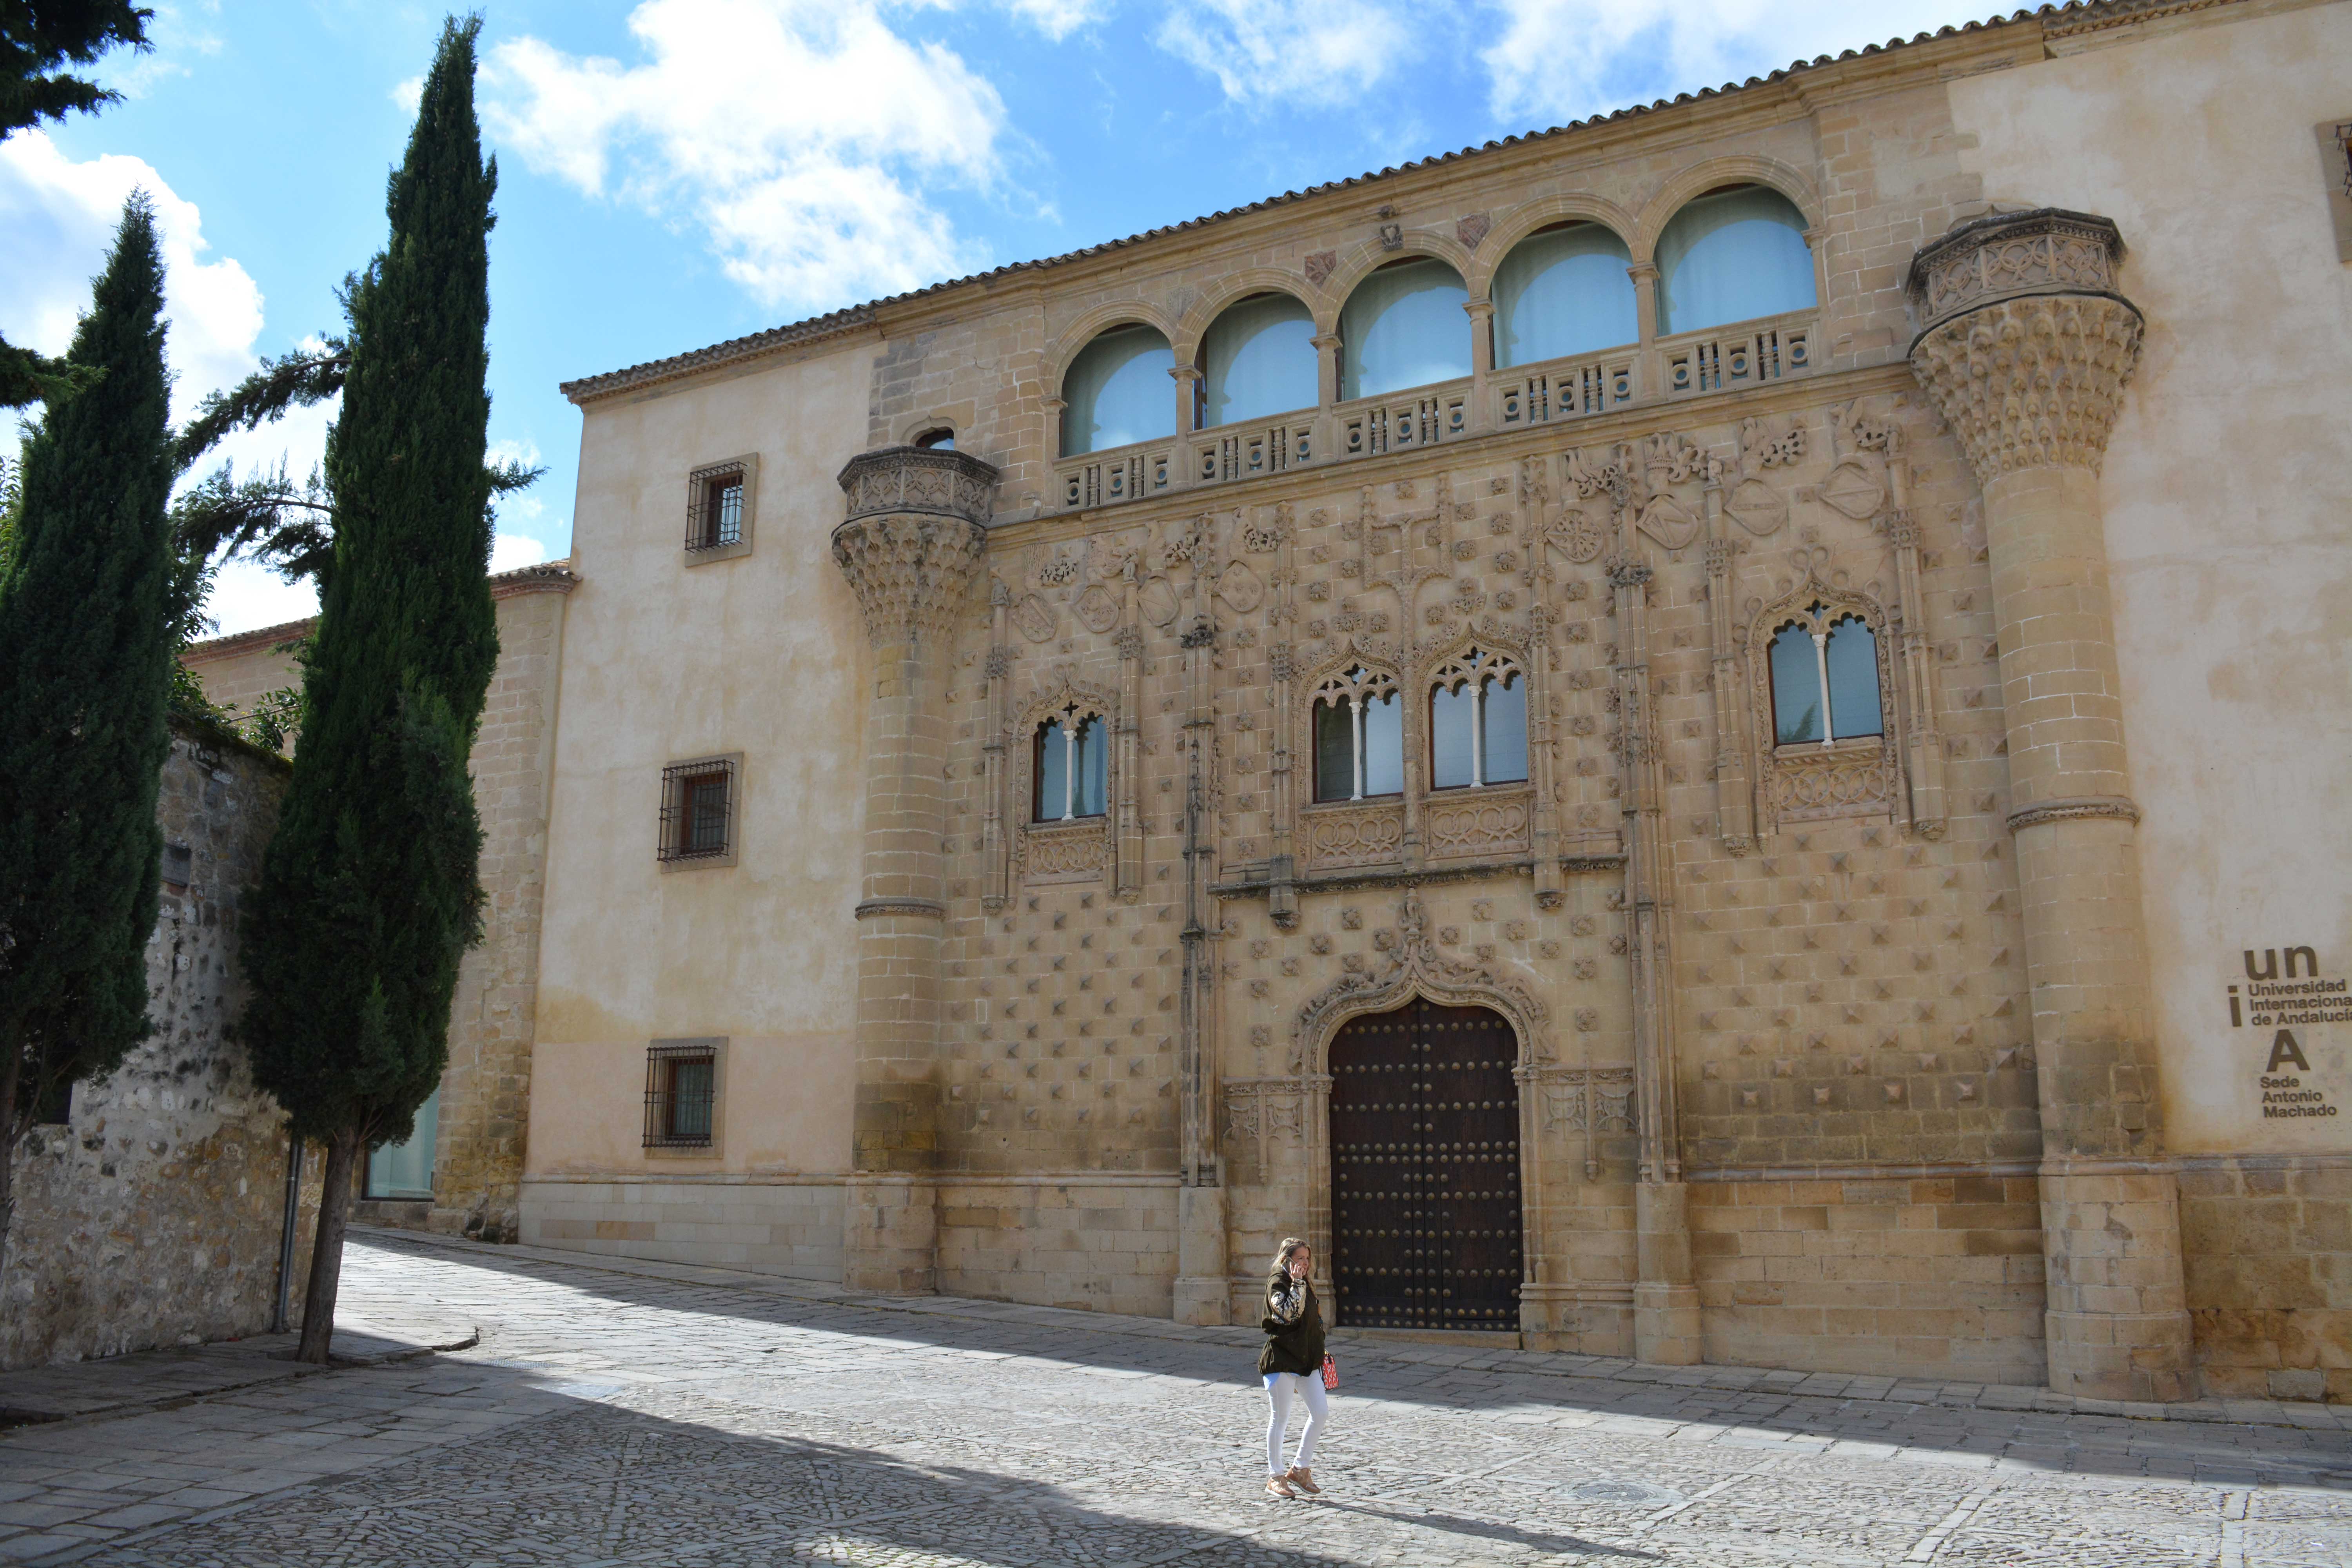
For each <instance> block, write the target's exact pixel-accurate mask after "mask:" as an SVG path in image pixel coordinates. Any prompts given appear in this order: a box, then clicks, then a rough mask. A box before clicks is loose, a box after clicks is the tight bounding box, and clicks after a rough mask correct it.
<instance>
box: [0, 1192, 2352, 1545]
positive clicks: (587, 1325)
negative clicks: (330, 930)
mask: <svg viewBox="0 0 2352 1568" xmlns="http://www.w3.org/2000/svg"><path fill="white" fill-rule="evenodd" d="M344 1297H345V1301H346V1303H347V1305H348V1308H349V1310H351V1311H352V1313H353V1315H354V1316H361V1315H364V1316H365V1317H366V1318H367V1319H368V1320H369V1321H373V1322H377V1323H390V1322H394V1321H397V1320H398V1318H399V1317H400V1314H401V1313H402V1311H403V1310H407V1311H411V1312H415V1313H420V1314H425V1315H429V1316H430V1317H431V1318H432V1319H433V1320H434V1321H436V1322H440V1323H446V1322H448V1321H452V1320H457V1319H469V1320H470V1321H472V1322H473V1323H475V1324H476V1325H478V1327H479V1329H480V1331H481V1333H482V1339H481V1342H480V1344H479V1345H478V1347H476V1348H474V1349H471V1350H467V1351H462V1352H455V1353H449V1354H444V1355H436V1356H428V1357H424V1358H421V1359H418V1360H415V1361H410V1362H405V1363H395V1364H390V1365H382V1366H374V1367H366V1368H355V1369H351V1370H345V1371H338V1372H335V1373H330V1374H328V1375H324V1376H317V1377H309V1378H301V1379H297V1380H292V1381H289V1382H283V1383H277V1384H268V1385H263V1386H257V1387H250V1388H244V1389H238V1390H235V1391H230V1392H226V1393H223V1394H218V1395H216V1396H214V1397H210V1398H203V1399H197V1400H195V1401H194V1402H192V1403H182V1404H177V1405H173V1406H171V1407H166V1408H156V1409H152V1410H148V1411H145V1412H142V1413H141V1414H137V1415H124V1416H118V1417H115V1418H112V1419H107V1418H102V1417H92V1418H88V1419H84V1420H79V1421H69V1422H60V1423H56V1424H51V1425H44V1426H26V1427H21V1428H18V1429H16V1430H15V1431H13V1432H10V1433H6V1434H5V1435H0V1560H15V1561H27V1562H37V1563H38V1562H89V1563H111V1564H140V1565H149V1564H152V1565H157V1568H161V1565H164V1564H170V1565H172V1568H210V1565H223V1568H226V1565H232V1564H234V1565H236V1568H247V1565H253V1564H263V1563H336V1564H342V1563H397V1564H403V1565H407V1564H419V1565H423V1564H440V1563H452V1564H459V1563H462V1564H476V1563H480V1564H530V1565H537V1564H553V1563H567V1564H570V1563H611V1564H622V1563H629V1564H636V1563H644V1564H671V1563H677V1564H692V1565H695V1568H701V1565H705V1564H708V1565H710V1568H725V1565H731V1564H738V1563H741V1564H753V1563H761V1564H765V1563H858V1564H889V1565H894V1568H895V1565H913V1564H923V1565H932V1564H987V1565H991V1568H995V1565H1004V1568H1011V1565H1014V1564H1063V1563H1067V1564H1084V1565H1086V1568H1101V1565H1108V1564H1118V1563H1135V1564H1143V1563H1181V1564H1184V1565H1187V1568H1257V1565H1273V1564H1284V1565H1302V1568H1303V1565H1312V1568H1324V1565H1336V1564H1341V1563H1349V1564H1353V1563H1396V1564H1411V1565H1413V1568H1444V1565H1449V1564H1487V1563H1497V1564H1502V1563H1509V1564H1519V1563H1612V1564H1613V1563H1626V1564H1632V1563H1659V1564H1725V1565H1733V1564H1737V1565H1739V1568H1748V1565H1766V1564H1789V1565H1792V1568H1795V1565H1802V1568H1831V1565H1840V1568H1842V1565H1846V1564H1857V1565H1859V1564H1881V1563H1885V1564H1894V1563H1946V1564H1955V1563H1959V1564H1967V1563H1975V1564H1996V1563H1997V1564H2003V1565H2007V1564H2030V1563H2052V1564H2067V1565H2070V1568H2100V1565H2105V1564H2125V1563H2129V1564H2143V1563H2146V1564H2163V1565H2167V1568H2170V1565H2175V1564H2192V1563H2193V1564H2220V1565H2224V1568H2255V1565H2260V1568H2288V1565H2293V1568H2319V1565H2323V1564H2324V1565H2327V1568H2340V1565H2342V1564H2345V1563H2352V1436H2347V1432H2346V1430H2345V1429H2344V1426H2342V1424H2341V1422H2340V1419H2339V1417H2338V1414H2337V1413H2336V1412H2334V1411H2324V1412H2318V1413H2316V1414H2313V1413H2311V1412H2310V1411H2308V1410H2305V1411H2302V1412H2297V1411H2295V1410H2294V1408H2293V1407H2287V1408H2285V1409H2284V1410H2282V1409H2281V1407H2277V1406H2272V1407H2268V1409H2267V1410H2265V1411H2261V1412H2251V1413H2250V1414H2253V1415H2256V1416H2257V1417H2258V1421H2257V1422H2250V1423H2241V1422H2233V1421H2227V1420H2219V1419H2208V1420H2161V1421H2155V1420H2134V1419H2125V1418H2121V1417H2117V1416H2113V1415H2090V1414H2082V1413H2068V1412H2066V1411H2046V1410H2039V1409H2033V1408H2024V1409H2018V1408H2001V1407H1998V1406H1997V1405H1995V1404H1992V1403H1989V1402H1988V1401H1990V1400H1992V1399H1996V1398H1999V1397H2000V1395H2001V1394H2003V1393H2004V1391H1999V1390H1988V1391H1979V1394H1978V1395H1969V1394H1966V1392H1965V1391H1963V1392H1962V1393H1960V1394H1953V1393H1951V1392H1949V1391H1946V1392H1945V1393H1944V1394H1942V1395H1941V1396H1940V1397H1941V1398H1942V1400H1943V1402H1942V1403H1929V1402H1927V1401H1926V1399H1925V1398H1924V1397H1923V1398H1922V1399H1920V1400H1911V1399H1906V1398H1897V1397H1889V1394H1891V1393H1894V1392H1898V1391H1896V1390H1890V1389H1889V1388H1888V1387H1887V1386H1886V1385H1885V1384H1884V1382H1883V1380H1881V1382H1880V1383H1879V1384H1876V1385H1874V1386H1873V1387H1870V1388H1868V1389H1866V1390H1864V1393H1865V1394H1867V1395H1868V1396H1847V1397H1830V1396H1823V1395H1820V1394H1810V1393H1802V1392H1792V1391H1790V1389H1789V1388H1787V1387H1782V1386H1771V1387H1748V1388H1744V1389H1743V1388H1717V1387H1708V1386H1705V1385H1704V1384H1703V1381H1696V1380H1701V1379H1703V1378H1704V1376H1705V1375H1706V1374H1705V1373H1675V1374H1668V1375H1665V1376H1659V1375H1657V1374H1654V1373H1652V1374H1647V1375H1646V1378H1644V1377H1643V1376H1640V1375H1636V1374H1634V1373H1631V1372H1628V1373H1625V1374H1624V1375H1617V1376H1603V1375H1589V1374H1586V1373H1577V1372H1575V1369H1576V1368H1578V1367H1583V1368H1586V1369H1590V1368H1592V1367H1594V1366H1596V1365H1598V1364H1599V1363H1580V1362H1578V1361H1576V1359H1575V1358H1539V1357H1524V1356H1517V1355H1509V1354H1496V1353H1491V1352H1482V1351H1480V1350H1477V1349H1473V1348H1467V1347H1432V1346H1424V1345H1412V1346H1405V1345H1395V1344H1388V1343H1379V1344H1373V1343H1362V1342H1358V1343H1349V1344H1343V1345H1342V1346H1341V1347H1340V1350H1339V1355H1340V1359H1341V1361H1342V1363H1343V1367H1344V1374H1345V1383H1344V1385H1343V1387H1342V1389H1341V1391H1340V1393H1339V1395H1337V1396H1336V1397H1335V1398H1334V1400H1333V1402H1332V1421H1331V1426H1332V1431H1331V1435H1330V1436H1329V1437H1328V1441H1327V1444H1326V1447H1325V1448H1324V1451H1323V1453H1322V1454H1321V1456H1320V1457H1319V1459H1318V1465H1317V1475H1318V1479H1321V1480H1322V1481H1323V1483H1324V1485H1325V1486H1326V1488H1327V1493H1326V1495H1325V1496H1324V1497H1323V1498H1322V1499H1321V1500H1313V1501H1306V1500H1302V1501H1298V1502H1276V1501H1272V1500H1266V1499H1265V1498H1264V1497H1263V1496H1262V1495H1261V1494H1260V1493H1259V1490H1258V1486H1259V1481H1260V1479H1261V1473H1262V1463H1261V1460H1260V1458H1259V1456H1260V1453H1261V1447H1260V1444H1261V1441H1262V1432H1263V1401H1262V1398H1261V1396H1260V1395H1259V1394H1257V1392H1256V1389H1255V1381H1254V1378H1253V1376H1252V1373H1251V1367H1250V1363H1251V1356H1252V1349H1253V1346H1254V1344H1255V1339H1254V1336H1252V1335H1250V1334H1247V1333H1245V1332H1243V1331H1234V1330H1223V1331H1220V1330H1194V1329H1181V1328H1178V1327H1176V1326H1174V1325H1171V1324H1164V1323H1150V1322H1146V1321H1140V1320H1135V1319H1109V1318H1093V1317H1089V1316H1088V1315H1087V1314H1083V1313H1070V1312H1058V1311H1053V1310H1042V1309H1024V1308H1013V1307H1003V1306H992V1305H990V1304H987V1303H975V1302H950V1303H939V1304H925V1305H923V1306H920V1307H918V1308H915V1309H913V1310H909V1308H908V1304H905V1303H883V1302H866V1301H861V1300H857V1299H856V1298H851V1297H846V1296H843V1295H841V1294H840V1293H838V1292H830V1293H828V1292H824V1291H823V1290H821V1289H819V1290H814V1291H812V1290H810V1289H807V1288H803V1287H792V1286H780V1285H778V1284H776V1283H775V1282H768V1283H767V1284H765V1285H761V1284H760V1283H758V1282H752V1281H748V1280H746V1279H742V1278H740V1277H737V1278H736V1279H731V1280H730V1279H726V1278H724V1277H720V1276H718V1275H717V1274H716V1272H715V1271H709V1270H691V1269H676V1268H670V1269H665V1268H660V1267H659V1266H648V1265H628V1266H619V1267H615V1268H604V1267H589V1266H586V1265H584V1264H582V1263H578V1262H571V1261H562V1260H560V1255H551V1254H547V1253H536V1254H533V1253H530V1252H528V1251H526V1250H525V1249H487V1248H469V1247H463V1246H459V1245H447V1244H440V1243H436V1242H427V1241H422V1240H409V1239H394V1238H389V1237H384V1236H383V1234H382V1233H377V1234H375V1235H372V1236H370V1237H367V1238H365V1239H363V1240H355V1241H354V1242H353V1244H352V1247H351V1249H350V1253H349V1257H348V1259H347V1263H346V1273H345V1282H344ZM1618 1364H1619V1365H1620V1366H1621V1367H1622V1363H1618ZM1560 1367H1567V1368H1569V1369H1570V1371H1571V1373H1573V1374H1571V1375H1560V1374H1559V1372H1558V1370H1557V1369H1558V1368H1560ZM1547 1369H1552V1370H1547ZM1679 1379H1692V1380H1695V1381H1678V1380H1679ZM1855 1381H1856V1382H1860V1381H1862V1380H1855ZM2006 1392H2007V1393H2008V1394H2011V1395H2014V1394H2016V1392H2017V1391H2006ZM1928 1393H1929V1394H1933V1393H1934V1391H1933V1390H1930V1391H1928ZM2027 1397H2028V1398H2029V1399H2030V1396H2027ZM2298 1420H2299V1421H2301V1422H2303V1423H2304V1425H2299V1426H2298V1425H2292V1424H2286V1423H2290V1422H2294V1421H2298ZM2265 1423H2266V1424H2265Z"/></svg>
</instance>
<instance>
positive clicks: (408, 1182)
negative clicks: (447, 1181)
mask: <svg viewBox="0 0 2352 1568" xmlns="http://www.w3.org/2000/svg"><path fill="white" fill-rule="evenodd" d="M440 1131H441V1091H440V1089H437V1088H436V1089H434V1091H433V1092H432V1093H431V1094H429V1095H427V1096H425V1103H424V1104H423V1105H420V1106H418V1107H417V1108H416V1128H415V1131H413V1132H411V1133H410V1134H409V1135H408V1141H407V1142H404V1143H384V1144H380V1145H378V1146H377V1147H376V1148H374V1149H372V1150H370V1151H369V1152H368V1168H367V1194H368V1196H370V1197H372V1198H429V1197H431V1196H432V1195H433V1144H434V1142H435V1140H436V1138H437V1137H438V1136H439V1134H440Z"/></svg>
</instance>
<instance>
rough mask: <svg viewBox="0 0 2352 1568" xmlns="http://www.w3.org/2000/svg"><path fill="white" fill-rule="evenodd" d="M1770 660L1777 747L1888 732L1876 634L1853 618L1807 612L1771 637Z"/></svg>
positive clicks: (1844, 613) (1827, 608)
mask: <svg viewBox="0 0 2352 1568" xmlns="http://www.w3.org/2000/svg"><path fill="white" fill-rule="evenodd" d="M1770 659H1771V667H1772V738H1773V741H1774V743H1775V744H1778V745H1782V746H1796V745H1804V744H1807V743H1815V742H1817V743H1819V744H1822V745H1825V746H1826V745H1832V744H1834V743H1835V742H1839V741H1854V740H1861V739H1864V738H1865V737H1867V736H1873V735H1882V734H1884V733H1885V731H1886V721H1885V708H1884V706H1883V704H1882V702H1881V700H1880V697H1879V689H1878V634H1877V633H1876V632H1875V631H1874V630H1872V628H1871V626H1870V623H1869V622H1868V621H1866V620H1864V618H1863V617H1862V616H1861V615H1860V614H1859V613H1858V612H1856V611H1853V610H1847V609H1840V608H1837V607H1834V606H1832V605H1822V604H1815V605H1811V606H1809V607H1808V608H1807V609H1805V610H1804V611H1803V612H1802V613H1801V614H1799V615H1796V616H1790V618H1789V619H1787V620H1785V621H1783V622H1782V623H1781V624H1780V627H1779V628H1778V629H1777V630H1776V631H1774V632H1773V634H1772V643H1771V653H1770Z"/></svg>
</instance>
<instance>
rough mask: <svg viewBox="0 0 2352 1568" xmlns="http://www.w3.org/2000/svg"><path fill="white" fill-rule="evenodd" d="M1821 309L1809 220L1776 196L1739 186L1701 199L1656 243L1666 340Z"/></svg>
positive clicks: (1660, 324) (1660, 315)
mask: <svg viewBox="0 0 2352 1568" xmlns="http://www.w3.org/2000/svg"><path fill="white" fill-rule="evenodd" d="M1816 303H1818V299H1817V296H1816V294H1815V291H1814V289H1813V256H1812V252H1811V249H1809V248H1808V247H1806V244H1805V217H1804V215H1803V214H1802V213H1801V212H1799V211H1798V210H1797V209H1796V206H1795V205H1794V204H1792V203H1791V202H1790V200H1789V198H1788V197H1786V196H1784V195H1780V192H1778V191H1771V190H1767V189H1765V188H1764V187H1763V186H1761V185H1740V186H1738V187H1735V188H1734V189H1731V190H1727V191H1717V192H1715V193H1713V194H1711V195H1704V196H1700V197H1698V198H1697V199H1696V200H1695V201H1693V202H1692V203H1690V204H1689V205H1687V206H1685V207H1684V208H1683V210H1682V211H1680V212H1678V213H1676V214H1675V217H1674V221H1673V222H1672V223H1669V224H1668V225H1666V232H1665V233H1664V234H1663V235H1661V236H1659V237H1658V331H1660V332H1661V333H1664V334H1668V335H1671V334H1673V333H1675V332H1695V331H1699V330H1701V329H1702V328H1706V327H1719V326H1722V325H1724V324H1725V323H1727V322H1729V321H1753V320H1755V319H1756V318H1757V317H1759V316H1777V315H1780V313H1781V312H1783V311H1785V310H1811V308H1812V307H1813V306H1814V305H1815V304H1816Z"/></svg>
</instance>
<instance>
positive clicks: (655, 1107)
mask: <svg viewBox="0 0 2352 1568" xmlns="http://www.w3.org/2000/svg"><path fill="white" fill-rule="evenodd" d="M720 1043H721V1042H719V1040H716V1039H693V1040H656V1041H654V1042H653V1044H652V1045H650V1046H648V1047H646V1131H645V1146H646V1148H647V1149H655V1150H661V1149H668V1150H679V1151H692V1152H709V1151H711V1150H713V1149H715V1148H716V1147H717V1146H718V1142H719V1045H720Z"/></svg>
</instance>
